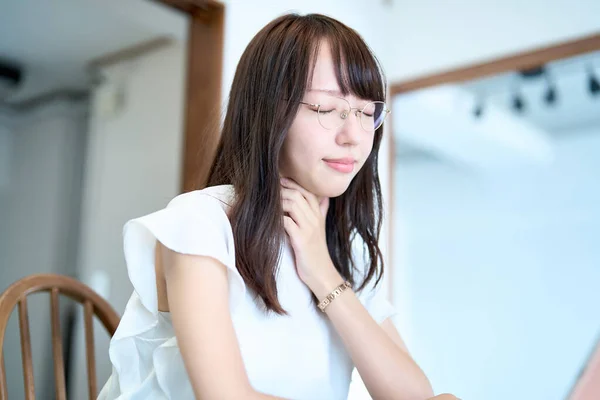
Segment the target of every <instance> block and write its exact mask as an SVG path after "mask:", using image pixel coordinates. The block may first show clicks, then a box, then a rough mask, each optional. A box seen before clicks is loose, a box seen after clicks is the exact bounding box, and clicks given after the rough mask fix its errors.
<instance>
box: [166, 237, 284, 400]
mask: <svg viewBox="0 0 600 400" xmlns="http://www.w3.org/2000/svg"><path fill="white" fill-rule="evenodd" d="M158 245H159V246H160V251H159V253H160V257H161V261H162V265H163V271H164V274H165V279H166V283H167V298H168V303H169V309H170V312H171V317H172V320H173V327H174V330H175V335H176V337H177V342H178V345H179V348H180V350H181V357H182V358H183V363H184V365H185V368H186V371H187V373H188V376H189V378H190V383H191V385H192V388H193V390H194V395H195V397H196V398H199V399H209V400H210V399H218V400H227V399H232V400H233V399H249V400H268V399H277V398H276V397H272V396H267V395H264V394H261V393H258V392H256V391H255V390H254V389H253V388H252V386H251V385H250V381H249V380H248V376H247V374H246V370H245V367H244V363H243V360H242V355H241V352H240V348H239V345H238V342H237V338H236V336H235V330H234V328H233V323H232V321H231V316H230V311H229V295H228V291H229V289H228V284H227V269H226V267H225V266H224V265H223V264H221V263H220V262H219V261H217V260H215V259H213V258H211V257H203V256H194V255H183V254H179V253H176V252H174V251H172V250H170V249H168V248H167V247H165V246H163V245H162V244H160V243H159V244H158Z"/></svg>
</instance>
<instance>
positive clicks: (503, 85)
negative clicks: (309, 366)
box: [462, 51, 600, 135]
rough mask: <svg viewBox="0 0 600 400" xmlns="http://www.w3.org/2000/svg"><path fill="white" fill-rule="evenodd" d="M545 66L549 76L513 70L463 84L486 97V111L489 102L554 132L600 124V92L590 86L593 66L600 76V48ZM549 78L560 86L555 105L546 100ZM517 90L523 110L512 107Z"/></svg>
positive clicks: (558, 132)
mask: <svg viewBox="0 0 600 400" xmlns="http://www.w3.org/2000/svg"><path fill="white" fill-rule="evenodd" d="M545 67H546V68H545V69H546V71H547V77H546V76H545V75H541V76H535V77H531V78H524V77H522V76H520V75H519V74H518V73H516V72H511V73H506V74H501V75H496V76H492V77H488V78H484V79H479V80H477V81H472V82H467V83H466V84H464V85H462V86H463V87H464V88H465V89H466V90H467V91H469V92H471V93H473V94H474V95H475V96H476V97H477V98H478V99H481V100H482V104H483V112H484V113H485V108H486V106H491V107H498V108H501V109H503V110H506V111H508V112H511V113H512V114H513V115H515V116H517V117H519V118H521V119H524V120H526V121H529V122H531V123H533V124H535V125H536V126H538V127H540V128H542V129H544V130H545V131H547V132H548V133H549V134H551V135H553V134H560V133H561V132H563V131H572V130H573V129H576V128H583V127H586V126H589V125H592V124H597V125H600V93H599V94H598V95H596V96H592V95H591V94H590V92H589V90H588V82H589V77H590V71H591V70H592V71H593V72H594V75H595V76H596V79H598V80H600V51H597V52H592V53H587V54H583V55H580V56H576V57H571V58H567V59H563V60H557V61H554V62H551V63H549V64H547V65H546V66H545ZM547 78H548V79H547ZM548 82H550V83H551V84H553V85H554V86H555V88H556V95H557V96H556V103H555V104H554V105H549V104H547V103H545V102H544V101H543V98H544V95H545V93H546V92H547V90H548ZM515 94H519V95H520V96H521V98H522V99H523V101H524V104H525V108H524V111H523V113H517V112H515V111H514V110H513V109H512V107H511V105H512V100H513V98H514V96H515ZM483 115H484V114H482V116H483Z"/></svg>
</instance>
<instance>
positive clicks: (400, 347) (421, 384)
mask: <svg viewBox="0 0 600 400" xmlns="http://www.w3.org/2000/svg"><path fill="white" fill-rule="evenodd" d="M324 270H327V271H329V273H328V275H327V276H324V277H321V278H320V279H318V280H315V281H314V282H310V283H309V284H308V285H309V287H310V288H311V290H312V291H313V293H314V294H315V296H317V298H318V299H319V300H321V299H323V298H325V297H326V296H327V295H328V294H329V293H330V292H331V291H332V290H333V289H334V288H335V287H336V286H337V285H339V284H340V283H341V282H343V279H342V277H341V276H340V275H339V273H338V272H337V271H336V270H335V268H334V267H333V265H330V266H329V268H324ZM325 313H326V314H327V316H328V317H329V319H330V320H331V322H332V324H333V326H334V327H335V329H336V331H337V332H338V334H339V335H340V337H341V339H342V342H343V343H344V345H345V347H346V349H347V350H348V353H349V354H350V357H351V358H352V361H353V362H354V364H355V366H356V369H357V370H358V372H359V373H360V376H361V378H362V379H363V381H364V383H365V386H366V387H367V389H368V390H369V393H370V394H371V396H372V397H373V398H374V399H407V400H408V399H410V400H413V399H414V400H424V399H428V398H430V397H433V390H432V388H431V385H430V383H429V380H428V379H427V377H426V376H425V374H424V373H423V371H422V370H421V369H420V368H419V366H418V365H417V364H416V363H415V361H414V360H413V359H412V358H411V356H410V355H409V354H408V351H407V349H406V345H405V344H404V342H403V341H402V338H401V337H400V335H399V334H398V332H397V330H396V328H395V327H394V325H393V324H392V323H391V321H390V320H389V319H387V320H385V321H384V322H383V323H382V324H381V325H378V324H377V322H375V320H374V319H373V318H372V317H371V315H370V314H369V312H368V311H367V309H366V308H365V307H364V306H363V305H362V303H361V302H360V301H359V299H358V298H357V297H356V295H355V294H354V293H353V292H352V291H350V290H346V291H345V292H343V293H342V294H341V295H340V296H339V297H337V298H336V299H335V300H334V301H333V302H332V303H331V304H330V305H329V306H327V308H326V309H325Z"/></svg>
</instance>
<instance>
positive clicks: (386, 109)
mask: <svg viewBox="0 0 600 400" xmlns="http://www.w3.org/2000/svg"><path fill="white" fill-rule="evenodd" d="M331 97H334V98H336V99H340V100H344V101H345V102H346V103H348V109H349V110H348V115H350V114H352V110H356V112H355V113H354V115H355V116H357V115H356V113H361V114H362V115H365V114H364V110H365V108H367V106H368V105H369V104H371V103H383V105H384V109H383V110H382V111H381V112H384V113H385V116H384V117H383V119H382V120H381V124H379V126H378V127H377V128H373V130H367V129H365V127H364V126H363V124H362V120H361V122H359V123H360V127H361V128H362V130H363V131H365V132H375V131H376V130H377V129H379V128H381V126H382V125H383V123H384V122H385V120H386V118H387V117H388V115H389V114H390V113H391V112H392V111H391V110H390V109H389V108H387V104H386V103H385V101H370V102H368V103H367V104H366V105H365V106H364V107H363V108H362V110H361V109H359V108H358V107H352V104H350V102H349V101H348V100H347V99H345V98H343V97H338V96H331ZM299 103H300V104H304V105H307V106H311V107H317V121H319V125H321V127H323V129H327V130H328V131H332V130H335V129H338V128H341V127H342V126H344V125H345V124H346V121H347V120H348V116H346V117H342V115H343V113H344V112H343V111H342V113H340V119H341V120H342V123H341V124H340V125H339V126H337V127H335V128H326V127H324V126H323V124H322V123H321V118H319V112H320V111H321V104H315V103H307V102H304V101H300V102H299ZM313 111H314V110H313ZM359 118H362V117H359Z"/></svg>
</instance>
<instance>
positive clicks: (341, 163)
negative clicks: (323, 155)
mask: <svg viewBox="0 0 600 400" xmlns="http://www.w3.org/2000/svg"><path fill="white" fill-rule="evenodd" d="M323 161H324V162H325V164H327V166H328V167H330V168H332V169H334V170H336V171H338V172H342V173H350V172H352V171H354V164H355V163H356V160H355V159H353V158H336V159H323Z"/></svg>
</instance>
